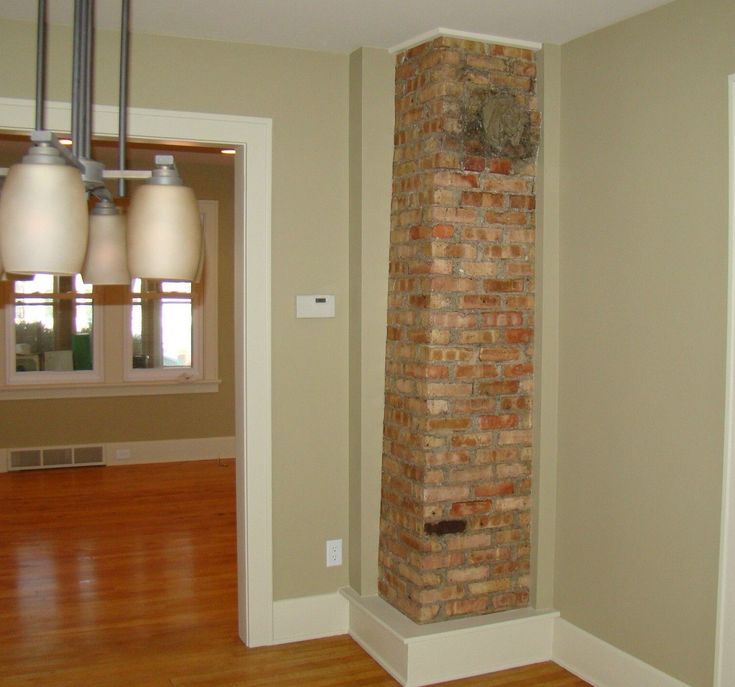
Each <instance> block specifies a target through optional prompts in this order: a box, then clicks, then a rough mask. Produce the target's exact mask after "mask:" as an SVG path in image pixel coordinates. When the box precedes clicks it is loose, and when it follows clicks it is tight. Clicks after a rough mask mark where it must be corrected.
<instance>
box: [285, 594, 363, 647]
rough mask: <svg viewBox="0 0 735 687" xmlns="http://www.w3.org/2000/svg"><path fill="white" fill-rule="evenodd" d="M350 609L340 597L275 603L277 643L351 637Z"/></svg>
mask: <svg viewBox="0 0 735 687" xmlns="http://www.w3.org/2000/svg"><path fill="white" fill-rule="evenodd" d="M348 617H349V606H348V604H347V600H346V599H345V598H344V597H343V596H342V595H341V594H340V593H339V592H334V593H333V594H321V595H319V596H303V597H299V598H297V599H283V600H281V601H274V602H273V643H274V644H287V643H288V642H300V641H303V640H307V639H318V638H319V637H332V636H334V635H343V634H347V630H348Z"/></svg>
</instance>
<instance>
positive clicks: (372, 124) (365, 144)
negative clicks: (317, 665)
mask: <svg viewBox="0 0 735 687" xmlns="http://www.w3.org/2000/svg"><path fill="white" fill-rule="evenodd" d="M394 72H395V58H394V57H393V56H392V55H390V54H389V53H387V52H386V51H385V50H376V49H374V48H361V49H360V50H356V51H355V52H354V53H352V55H350V540H349V549H350V586H351V587H352V588H353V589H355V590H356V591H358V592H359V593H360V594H362V595H363V596H368V595H372V594H376V593H377V581H378V530H379V522H380V478H381V458H382V449H383V399H384V388H385V333H386V303H387V300H388V247H389V245H390V203H391V184H392V173H393V119H394V115H393V112H394V93H395V85H394Z"/></svg>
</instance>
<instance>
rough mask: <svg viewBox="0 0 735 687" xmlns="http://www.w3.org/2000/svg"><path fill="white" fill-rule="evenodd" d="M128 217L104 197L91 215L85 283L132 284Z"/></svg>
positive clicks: (83, 275) (83, 276) (84, 275)
mask: <svg viewBox="0 0 735 687" xmlns="http://www.w3.org/2000/svg"><path fill="white" fill-rule="evenodd" d="M125 257H126V246H125V220H124V219H123V216H122V215H121V214H120V211H119V210H118V209H117V208H116V207H115V204H114V203H113V202H112V201H111V200H109V199H107V198H103V199H102V200H100V201H99V202H98V203H97V205H95V206H94V209H93V210H92V214H91V215H90V218H89V240H88V242H87V255H86V256H85V258H84V267H83V268H82V279H83V280H84V283H85V284H129V283H130V272H129V271H128V263H127V260H126V259H125Z"/></svg>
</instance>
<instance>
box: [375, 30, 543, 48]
mask: <svg viewBox="0 0 735 687" xmlns="http://www.w3.org/2000/svg"><path fill="white" fill-rule="evenodd" d="M439 36H449V37H451V38H461V39H463V40H466V41H476V42H478V43H492V44H494V45H507V46H509V47H511V48H524V49H526V50H533V51H534V52H536V51H538V50H541V48H542V47H543V46H542V44H541V43H536V42H535V41H524V40H521V39H520V38H508V37H507V36H492V35H490V34H487V33H471V32H469V31H456V30H454V29H446V28H442V27H439V28H437V29H432V30H431V31H427V32H426V33H422V34H419V35H418V36H414V37H413V38H409V39H408V40H406V41H403V43H399V44H398V45H394V46H393V47H392V48H388V52H389V53H391V54H392V55H395V54H396V53H398V52H401V51H402V50H408V49H409V48H413V47H415V46H417V45H421V43H426V41H430V40H433V39H434V38H438V37H439Z"/></svg>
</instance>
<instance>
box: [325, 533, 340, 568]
mask: <svg viewBox="0 0 735 687" xmlns="http://www.w3.org/2000/svg"><path fill="white" fill-rule="evenodd" d="M336 565H342V540H341V539H328V540H327V567H328V568H332V567H334V566H336Z"/></svg>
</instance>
